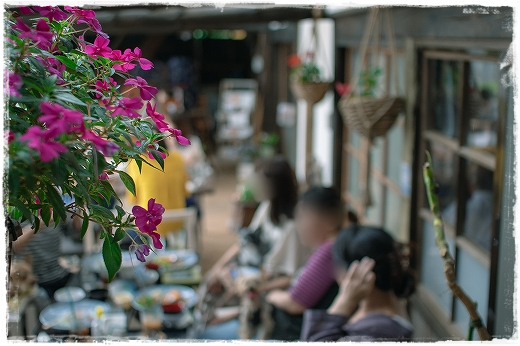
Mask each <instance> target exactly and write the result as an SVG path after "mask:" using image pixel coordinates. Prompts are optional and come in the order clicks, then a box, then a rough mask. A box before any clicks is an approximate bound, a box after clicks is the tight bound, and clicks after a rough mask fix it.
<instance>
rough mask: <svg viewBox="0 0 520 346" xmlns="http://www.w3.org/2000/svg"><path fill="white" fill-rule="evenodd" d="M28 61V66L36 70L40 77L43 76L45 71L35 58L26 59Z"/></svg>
mask: <svg viewBox="0 0 520 346" xmlns="http://www.w3.org/2000/svg"><path fill="white" fill-rule="evenodd" d="M27 59H28V60H29V64H30V65H31V66H32V67H33V68H34V69H35V70H36V71H38V73H39V74H40V75H41V76H45V69H44V68H43V65H42V64H41V63H40V62H39V61H38V60H36V58H34V57H32V56H29V57H27Z"/></svg>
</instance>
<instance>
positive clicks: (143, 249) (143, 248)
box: [135, 244, 162, 262]
mask: <svg viewBox="0 0 520 346" xmlns="http://www.w3.org/2000/svg"><path fill="white" fill-rule="evenodd" d="M161 247H162V244H161ZM149 254H150V248H149V247H148V245H146V244H140V245H139V246H138V247H137V249H135V257H137V259H138V260H139V261H141V262H146V258H145V257H146V256H148V255H149Z"/></svg>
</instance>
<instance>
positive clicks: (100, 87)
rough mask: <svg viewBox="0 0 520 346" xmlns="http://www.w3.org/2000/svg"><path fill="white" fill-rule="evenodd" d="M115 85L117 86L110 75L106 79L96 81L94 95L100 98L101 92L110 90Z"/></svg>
mask: <svg viewBox="0 0 520 346" xmlns="http://www.w3.org/2000/svg"><path fill="white" fill-rule="evenodd" d="M115 86H117V83H116V81H115V80H114V78H112V77H108V80H98V81H96V85H95V88H96V97H97V98H98V99H99V98H102V97H103V94H105V93H109V92H111V91H112V89H113V88H114V87H115Z"/></svg>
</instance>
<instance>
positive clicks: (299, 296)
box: [289, 241, 336, 309]
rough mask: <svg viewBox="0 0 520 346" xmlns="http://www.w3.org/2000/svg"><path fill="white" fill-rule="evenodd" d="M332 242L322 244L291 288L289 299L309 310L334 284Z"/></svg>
mask: <svg viewBox="0 0 520 346" xmlns="http://www.w3.org/2000/svg"><path fill="white" fill-rule="evenodd" d="M332 246H333V242H332V241H327V242H325V243H323V244H322V245H321V246H320V247H319V248H318V249H317V250H316V251H315V252H314V253H313V254H312V255H311V257H310V258H309V260H308V261H307V264H306V265H305V268H304V269H303V271H302V273H301V276H300V277H299V278H298V280H297V281H296V284H295V285H293V286H292V287H291V289H290V290H289V293H290V295H291V298H292V299H294V300H295V301H296V302H298V303H299V304H300V305H302V306H304V307H306V308H307V309H310V308H312V307H314V306H315V305H316V304H317V303H318V302H319V301H320V300H321V299H322V298H323V296H324V295H325V294H326V293H327V291H328V290H329V289H330V287H331V285H332V284H334V283H335V282H336V279H335V277H334V261H333V257H332Z"/></svg>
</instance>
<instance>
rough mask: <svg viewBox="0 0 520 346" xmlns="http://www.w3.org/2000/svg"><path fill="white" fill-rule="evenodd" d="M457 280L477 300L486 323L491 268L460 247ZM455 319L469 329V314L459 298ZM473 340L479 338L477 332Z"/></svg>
mask: <svg viewBox="0 0 520 346" xmlns="http://www.w3.org/2000/svg"><path fill="white" fill-rule="evenodd" d="M457 281H458V282H459V284H460V286H461V287H462V288H463V289H464V290H465V291H466V293H467V294H468V295H469V296H470V297H471V299H472V300H473V301H475V302H477V309H478V312H479V313H480V316H481V317H482V319H483V321H484V323H485V322H486V320H487V310H488V297H489V270H488V269H486V268H485V267H483V266H482V265H481V264H480V263H479V262H478V261H477V260H475V259H474V258H473V257H472V256H471V255H469V254H468V253H466V252H465V251H464V250H462V249H460V248H459V253H458V257H457ZM454 320H455V322H456V323H457V324H458V325H459V328H460V329H461V330H463V331H467V330H468V327H469V314H468V312H467V310H466V308H465V307H464V305H463V304H462V303H461V302H460V300H458V299H457V300H456V302H455V315H454ZM473 340H478V335H477V334H476V333H475V334H473Z"/></svg>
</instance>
